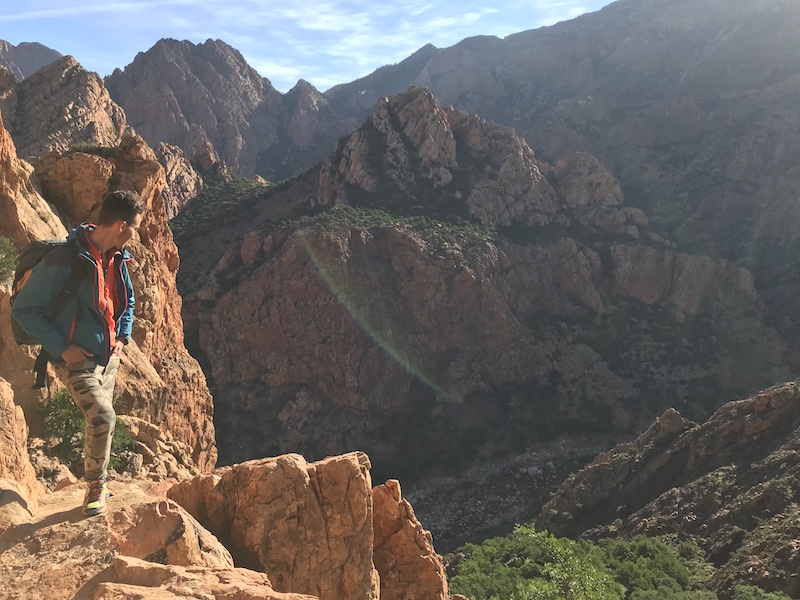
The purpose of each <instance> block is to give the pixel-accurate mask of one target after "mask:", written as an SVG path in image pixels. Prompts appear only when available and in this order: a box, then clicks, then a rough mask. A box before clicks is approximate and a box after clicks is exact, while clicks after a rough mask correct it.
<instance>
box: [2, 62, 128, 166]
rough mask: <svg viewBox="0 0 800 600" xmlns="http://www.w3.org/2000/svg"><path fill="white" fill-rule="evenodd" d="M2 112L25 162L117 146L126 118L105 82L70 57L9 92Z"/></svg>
mask: <svg viewBox="0 0 800 600" xmlns="http://www.w3.org/2000/svg"><path fill="white" fill-rule="evenodd" d="M0 111H2V113H3V116H4V120H5V125H6V127H7V128H8V130H9V131H10V132H11V135H12V137H13V138H14V143H15V145H16V147H17V153H18V154H19V155H20V156H21V157H23V158H29V157H39V156H42V155H43V154H45V153H46V152H49V151H56V152H63V151H64V150H67V149H68V148H70V146H73V145H75V144H81V145H83V146H113V145H115V144H117V143H119V141H120V139H121V136H122V134H123V132H124V131H125V126H126V123H125V113H124V112H123V111H122V109H120V107H119V106H117V105H116V104H115V103H114V102H112V100H111V98H110V97H109V95H108V92H107V91H106V88H105V86H104V85H103V80H102V79H101V78H100V77H99V76H98V75H97V74H96V73H91V72H89V71H86V70H85V69H84V68H83V67H81V66H80V65H79V64H78V63H77V62H76V61H75V59H74V58H72V57H71V56H64V57H62V58H59V59H58V60H56V61H55V62H53V63H51V64H49V65H48V66H46V67H44V68H42V69H40V70H39V71H37V72H36V73H34V74H33V75H32V76H30V77H27V78H26V79H25V80H23V81H22V82H20V83H19V84H17V85H16V86H13V87H11V88H10V89H8V86H7V88H6V94H5V95H4V99H3V101H2V103H0Z"/></svg>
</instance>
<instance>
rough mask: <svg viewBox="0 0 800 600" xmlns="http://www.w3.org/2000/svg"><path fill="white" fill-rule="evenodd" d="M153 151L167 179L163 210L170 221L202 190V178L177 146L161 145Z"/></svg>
mask: <svg viewBox="0 0 800 600" xmlns="http://www.w3.org/2000/svg"><path fill="white" fill-rule="evenodd" d="M155 151H156V157H157V158H158V162H159V163H161V166H162V167H164V173H165V175H166V178H167V187H165V188H164V191H163V192H162V194H163V196H164V210H165V211H166V213H167V218H168V219H171V218H172V217H174V216H175V215H177V214H178V213H179V212H181V210H183V208H184V207H185V206H186V205H187V204H189V202H191V201H192V200H194V198H195V196H197V194H198V192H200V190H201V189H203V178H202V177H200V175H199V174H198V173H197V171H195V170H194V167H192V164H191V163H190V162H189V160H188V159H187V158H186V157H185V156H184V154H183V151H182V150H181V149H180V148H178V147H177V146H170V145H169V144H163V143H162V144H159V145H158V146H156V148H155Z"/></svg>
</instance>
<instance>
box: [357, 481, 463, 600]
mask: <svg viewBox="0 0 800 600" xmlns="http://www.w3.org/2000/svg"><path fill="white" fill-rule="evenodd" d="M372 502H373V511H374V513H375V519H374V522H375V526H374V527H375V551H374V552H375V557H374V561H375V568H376V569H377V570H378V573H379V574H380V577H381V600H402V599H403V598H417V599H418V600H448V599H449V598H450V594H449V592H448V589H447V584H446V579H445V573H444V565H443V564H442V557H441V556H439V555H437V554H436V552H435V551H434V549H433V540H432V539H431V534H430V533H429V532H427V531H425V530H424V529H423V528H422V525H421V524H420V522H419V521H417V517H416V516H415V515H414V509H413V508H412V507H411V504H409V503H408V501H407V500H404V499H403V497H402V494H401V493H400V483H399V482H398V481H397V480H390V481H387V482H386V483H385V484H384V485H380V486H378V487H376V488H374V489H373V490H372ZM443 584H444V585H443Z"/></svg>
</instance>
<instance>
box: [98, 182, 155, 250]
mask: <svg viewBox="0 0 800 600" xmlns="http://www.w3.org/2000/svg"><path fill="white" fill-rule="evenodd" d="M143 212H144V203H143V202H142V199H141V198H140V197H139V194H137V193H136V192H132V191H127V190H117V191H115V192H111V193H109V194H107V195H106V197H105V198H103V204H102V206H101V207H100V215H99V216H98V218H97V226H98V228H102V229H106V230H108V231H109V233H110V234H112V237H113V240H112V242H113V246H114V247H116V248H122V247H123V246H124V245H125V244H127V243H128V242H129V241H130V240H131V239H132V238H133V237H134V236H135V235H136V231H137V230H138V229H139V225H141V224H142V213H143Z"/></svg>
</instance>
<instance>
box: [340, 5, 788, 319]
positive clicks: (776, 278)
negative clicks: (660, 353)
mask: <svg viewBox="0 0 800 600" xmlns="http://www.w3.org/2000/svg"><path fill="white" fill-rule="evenodd" d="M798 30H800V3H797V2H795V1H794V0H699V1H698V0H636V1H633V0H620V1H618V2H614V3H612V4H611V5H609V6H607V7H606V8H604V9H602V10H600V11H599V12H596V13H591V14H586V15H583V16H581V17H579V18H577V19H574V20H572V21H568V22H565V23H559V24H558V25H555V26H553V27H547V28H542V29H537V30H533V31H527V32H523V33H519V34H515V35H511V36H509V37H507V38H505V39H503V40H500V39H497V38H490V37H482V38H472V39H467V40H464V41H463V42H461V43H459V44H456V45H455V46H453V47H450V48H446V49H442V50H439V51H437V52H436V53H435V54H433V55H432V56H431V57H430V59H429V60H428V61H427V63H426V64H425V66H424V67H423V68H422V69H421V70H420V71H419V72H418V73H417V74H416V75H414V76H413V77H411V78H409V79H407V83H408V84H411V83H416V84H420V85H424V86H426V87H428V88H429V89H431V91H432V92H433V93H434V95H435V96H436V97H437V98H438V99H439V100H440V101H441V102H443V103H450V104H453V105H454V106H456V108H458V109H459V110H462V111H464V112H467V113H469V114H478V115H480V116H482V117H485V118H488V119H492V120H495V121H497V122H499V123H504V124H506V125H509V126H513V127H514V128H515V129H516V130H517V131H518V132H519V133H520V134H521V135H522V136H523V137H524V138H525V139H526V140H527V141H528V143H529V144H531V145H532V146H533V147H535V148H537V151H538V152H539V153H540V155H541V156H542V157H543V158H544V159H546V160H551V161H552V160H557V159H558V158H559V157H561V156H563V155H565V154H567V153H569V152H572V151H575V150H581V151H585V152H589V153H591V154H594V155H595V156H598V157H600V158H601V159H602V161H603V162H604V164H606V165H607V166H608V167H610V168H611V170H612V171H613V172H614V173H615V174H616V175H617V176H618V177H619V179H620V183H621V185H622V188H623V191H624V192H625V194H626V197H628V198H629V202H630V203H631V204H632V205H634V206H638V207H640V208H643V209H644V210H645V211H646V212H647V213H648V215H649V216H650V217H651V219H652V220H653V224H654V226H656V227H657V228H659V229H666V230H667V231H670V232H671V233H672V234H674V235H675V236H676V238H677V240H678V241H679V243H680V244H681V246H682V247H684V248H692V249H695V250H697V251H700V252H703V253H707V254H711V255H713V256H724V257H726V258H729V259H732V260H736V261H739V262H741V263H742V264H744V265H746V266H748V267H750V268H752V269H753V270H754V271H755V273H756V276H757V281H758V285H759V287H761V288H773V287H776V286H779V285H785V284H787V283H792V284H797V283H799V282H800V269H798V266H800V263H799V262H798V259H797V252H796V251H795V250H796V248H797V247H799V246H800V208H799V207H800V203H798V202H797V199H798V193H797V189H798V188H800V172H798V170H797V164H798V160H797V158H798V157H797V153H796V151H795V149H796V148H798V147H800V115H798V111H797V106H798V105H800V46H799V45H798V44H797V43H796V34H797V31H798ZM389 69H391V67H390V68H389ZM395 72H396V73H397V77H396V78H393V81H395V83H396V85H401V84H402V83H401V81H400V75H401V69H400V68H399V65H398V67H396V68H395ZM383 76H384V78H391V77H390V75H389V74H388V73H384V75H383ZM357 87H358V88H359V89H356V87H348V86H339V87H337V88H334V89H333V90H331V91H330V94H331V99H332V101H333V102H334V104H338V103H341V104H342V105H343V106H356V105H357V95H358V94H362V95H363V94H364V92H365V91H366V93H372V92H373V91H374V92H375V93H380V92H379V86H377V85H376V86H375V88H374V90H373V89H371V88H370V87H369V78H365V80H364V81H363V82H362V83H360V84H359V86H357ZM776 308H777V309H778V310H779V311H780V312H781V313H783V314H786V312H787V310H788V308H787V307H786V306H777V307H776Z"/></svg>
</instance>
